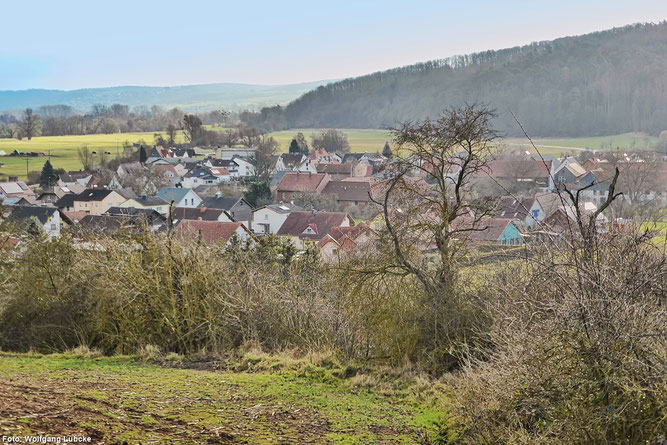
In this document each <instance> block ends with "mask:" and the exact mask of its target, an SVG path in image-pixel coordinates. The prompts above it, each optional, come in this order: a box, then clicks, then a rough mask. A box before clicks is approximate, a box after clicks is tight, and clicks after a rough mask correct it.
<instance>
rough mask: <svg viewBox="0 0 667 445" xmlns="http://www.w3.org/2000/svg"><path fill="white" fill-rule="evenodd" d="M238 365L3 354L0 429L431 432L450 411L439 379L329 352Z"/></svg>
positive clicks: (125, 433) (393, 436)
mask: <svg viewBox="0 0 667 445" xmlns="http://www.w3.org/2000/svg"><path fill="white" fill-rule="evenodd" d="M235 366H236V368H235V370H226V371H216V372H212V371H203V370H194V369H176V368H167V367H160V366H157V365H154V364H148V363H145V362H141V361H137V360H135V359H132V358H129V357H98V358H85V357H81V356H75V355H68V354H62V355H44V356H42V355H13V354H4V355H0V401H1V402H0V430H1V433H0V434H2V435H12V434H16V435H19V436H23V435H26V434H48V435H84V436H91V437H92V438H93V443H98V442H104V443H123V442H124V441H127V442H128V443H144V444H146V443H173V442H180V443H225V444H236V443H240V444H242V443H247V444H262V443H267V444H269V443H346V444H353V443H359V444H372V443H428V442H430V441H431V440H432V439H434V438H435V437H436V436H437V434H438V432H439V431H440V430H441V428H442V426H441V425H442V423H443V422H444V420H445V413H444V409H443V408H442V406H444V402H443V401H444V397H445V396H444V391H442V388H434V386H433V383H431V382H428V383H427V382H425V381H424V382H420V381H419V379H416V380H413V381H408V380H405V379H401V378H398V379H392V381H391V382H388V381H387V382H384V383H383V382H382V378H378V377H373V376H370V375H361V374H356V375H354V374H355V370H354V369H353V368H350V367H347V368H343V367H341V366H340V365H338V364H337V363H335V361H332V360H328V359H325V360H319V363H318V361H306V360H292V359H286V358H275V357H273V358H272V357H267V356H262V355H253V354H246V355H245V357H244V359H243V361H241V362H240V363H237V364H236V365H235ZM242 370H243V371H242ZM436 385H437V384H436ZM438 407H439V408H438Z"/></svg>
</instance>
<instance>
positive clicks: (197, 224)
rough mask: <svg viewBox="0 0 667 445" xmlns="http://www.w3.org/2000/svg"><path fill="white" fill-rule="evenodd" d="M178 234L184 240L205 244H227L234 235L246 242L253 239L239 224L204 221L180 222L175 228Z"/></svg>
mask: <svg viewBox="0 0 667 445" xmlns="http://www.w3.org/2000/svg"><path fill="white" fill-rule="evenodd" d="M176 231H177V232H178V234H179V235H180V236H181V237H183V238H186V239H199V238H201V239H202V240H204V241H206V242H207V243H219V242H222V243H224V244H227V243H229V240H230V239H231V238H232V236H233V235H234V234H236V235H237V236H238V237H239V239H241V240H243V241H246V240H248V239H251V238H254V236H253V234H252V233H250V231H249V230H248V228H247V227H246V226H245V225H243V224H242V223H240V222H220V221H204V220H187V219H184V220H181V222H180V223H179V224H178V226H177V227H176Z"/></svg>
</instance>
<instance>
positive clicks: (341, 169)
mask: <svg viewBox="0 0 667 445" xmlns="http://www.w3.org/2000/svg"><path fill="white" fill-rule="evenodd" d="M315 169H316V170H317V173H329V174H333V175H351V174H352V170H353V169H354V164H352V163H347V164H317V165H316V166H315Z"/></svg>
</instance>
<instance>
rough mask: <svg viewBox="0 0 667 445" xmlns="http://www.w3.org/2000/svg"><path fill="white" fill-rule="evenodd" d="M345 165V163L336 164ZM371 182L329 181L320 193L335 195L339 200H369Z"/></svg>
mask: <svg viewBox="0 0 667 445" xmlns="http://www.w3.org/2000/svg"><path fill="white" fill-rule="evenodd" d="M338 165H345V164H338ZM370 192H371V184H370V182H369V181H359V182H354V181H329V182H328V183H327V185H326V186H325V187H324V189H323V190H322V194H325V195H336V196H338V200H339V201H360V202H368V201H370V200H371V199H370Z"/></svg>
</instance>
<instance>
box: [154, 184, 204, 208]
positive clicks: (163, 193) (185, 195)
mask: <svg viewBox="0 0 667 445" xmlns="http://www.w3.org/2000/svg"><path fill="white" fill-rule="evenodd" d="M156 196H157V197H158V198H160V199H162V200H163V201H166V202H167V203H171V202H172V201H173V203H174V207H189V208H194V207H199V204H201V198H200V197H199V195H197V194H196V193H195V192H194V190H192V189H189V188H182V187H163V188H161V189H160V190H159V191H158V192H157V195H156Z"/></svg>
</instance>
